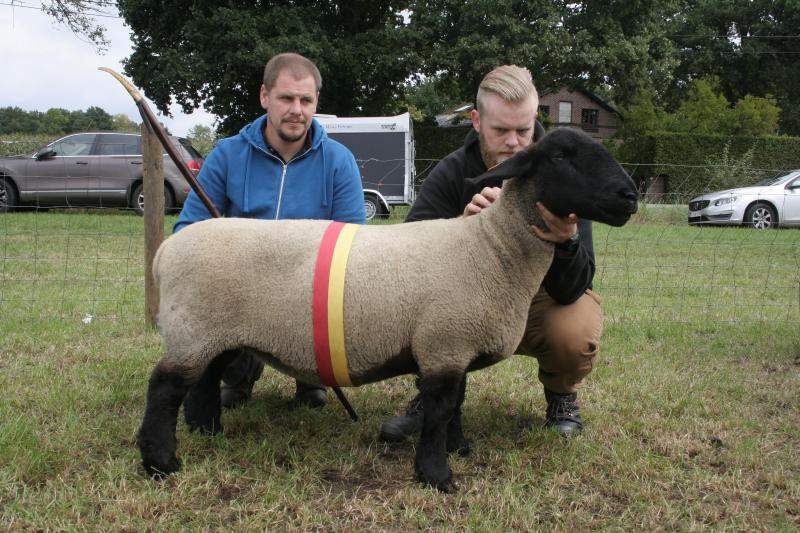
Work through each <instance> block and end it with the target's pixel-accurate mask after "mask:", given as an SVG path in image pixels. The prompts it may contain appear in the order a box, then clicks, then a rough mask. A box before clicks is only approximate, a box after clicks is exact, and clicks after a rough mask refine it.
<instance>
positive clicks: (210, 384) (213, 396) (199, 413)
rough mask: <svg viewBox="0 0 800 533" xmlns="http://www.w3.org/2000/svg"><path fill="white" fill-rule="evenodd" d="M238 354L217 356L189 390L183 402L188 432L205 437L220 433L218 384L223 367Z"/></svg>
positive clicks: (220, 411) (229, 352)
mask: <svg viewBox="0 0 800 533" xmlns="http://www.w3.org/2000/svg"><path fill="white" fill-rule="evenodd" d="M239 353H240V352H239V351H228V352H222V353H221V354H219V355H217V356H216V357H215V358H214V359H212V360H211V363H210V364H209V365H208V366H207V367H206V369H205V371H204V372H203V375H202V376H200V381H198V382H197V384H196V385H195V386H194V387H192V388H191V390H189V394H187V395H186V399H185V400H184V402H183V417H184V419H185V420H186V424H187V425H188V426H189V430H191V431H195V430H200V431H201V432H202V433H204V434H206V435H216V434H217V433H220V432H221V431H222V423H221V422H220V416H221V414H222V407H221V405H220V400H219V384H220V381H221V380H222V373H223V372H224V370H225V367H227V366H228V363H230V362H231V361H232V360H233V359H234V358H235V357H236V356H237V355H239Z"/></svg>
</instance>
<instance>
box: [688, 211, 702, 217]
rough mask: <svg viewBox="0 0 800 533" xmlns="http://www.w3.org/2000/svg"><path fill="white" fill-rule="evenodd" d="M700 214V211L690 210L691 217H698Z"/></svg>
mask: <svg viewBox="0 0 800 533" xmlns="http://www.w3.org/2000/svg"><path fill="white" fill-rule="evenodd" d="M699 216H700V211H689V218H696V217H699Z"/></svg>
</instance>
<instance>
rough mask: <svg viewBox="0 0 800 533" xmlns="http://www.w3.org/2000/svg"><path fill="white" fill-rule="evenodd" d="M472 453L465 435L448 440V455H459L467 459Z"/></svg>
mask: <svg viewBox="0 0 800 533" xmlns="http://www.w3.org/2000/svg"><path fill="white" fill-rule="evenodd" d="M471 452H472V448H470V445H469V441H468V440H467V439H465V438H464V435H459V436H457V437H450V438H448V439H447V453H457V454H458V455H460V456H461V457H466V456H468V455H469V454H470V453H471Z"/></svg>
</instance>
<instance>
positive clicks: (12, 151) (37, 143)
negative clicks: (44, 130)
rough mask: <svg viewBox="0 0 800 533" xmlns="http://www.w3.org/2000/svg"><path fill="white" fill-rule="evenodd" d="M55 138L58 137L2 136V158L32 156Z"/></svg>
mask: <svg viewBox="0 0 800 533" xmlns="http://www.w3.org/2000/svg"><path fill="white" fill-rule="evenodd" d="M55 138H57V136H53V135H49V134H34V133H31V134H28V133H12V134H8V135H0V157H7V156H10V155H30V154H32V153H33V152H35V151H36V150H38V149H39V148H41V147H42V146H44V145H46V144H47V143H49V142H50V141H52V140H53V139H55Z"/></svg>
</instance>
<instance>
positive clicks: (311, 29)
mask: <svg viewBox="0 0 800 533" xmlns="http://www.w3.org/2000/svg"><path fill="white" fill-rule="evenodd" d="M407 4H408V2H407V1H405V0H348V1H347V2H345V1H339V2H336V1H309V0H297V1H293V2H264V3H262V2H252V3H248V2H238V3H228V4H222V5H220V4H219V3H218V2H212V1H210V0H192V1H187V0H179V1H175V2H169V3H165V2H160V1H156V0H122V1H120V2H119V9H120V12H121V14H122V15H123V16H124V17H125V20H126V22H127V23H128V24H129V25H130V27H131V30H132V32H133V33H132V39H133V44H134V51H133V53H132V54H131V56H130V57H129V58H128V59H127V60H126V61H125V72H126V73H127V74H128V75H129V76H131V78H132V79H133V81H134V82H135V83H136V84H137V85H139V86H140V87H142V88H144V90H145V93H146V94H147V96H148V97H149V98H150V99H152V100H153V102H155V103H156V105H157V106H158V108H159V109H160V110H161V111H162V112H164V113H167V109H168V106H169V104H170V101H171V99H172V98H173V97H174V98H175V100H176V101H177V102H178V103H179V104H180V105H181V106H182V107H183V109H184V111H186V112H190V111H191V110H193V109H195V108H197V107H199V106H201V105H203V106H204V107H205V108H206V109H207V110H208V111H210V112H212V113H214V114H216V115H217V116H219V117H221V122H220V125H219V127H220V129H221V130H222V131H225V132H229V133H230V132H233V131H237V130H238V129H239V128H240V127H241V126H242V125H243V124H245V123H246V122H248V121H250V120H252V119H253V118H254V117H256V116H258V115H259V114H260V113H262V112H263V111H262V110H261V108H260V105H259V99H258V91H259V87H260V85H261V77H262V73H263V68H264V64H265V63H266V61H267V59H269V58H270V57H271V56H272V55H274V54H277V53H280V52H286V51H294V52H297V53H300V54H303V55H305V56H307V57H309V58H310V59H312V60H313V61H314V62H315V63H316V64H317V66H318V67H319V69H320V71H321V73H322V78H323V90H322V94H321V98H320V103H319V111H320V112H322V113H334V114H339V115H350V114H377V113H380V112H381V111H382V110H383V108H384V107H385V106H386V105H387V103H388V102H391V101H392V100H394V99H397V98H399V97H401V93H402V91H401V90H402V84H403V81H404V80H405V79H406V78H407V77H408V75H409V73H410V72H414V71H415V70H416V66H415V65H416V62H415V58H416V55H417V53H416V51H415V46H414V40H413V39H411V38H410V36H409V35H408V32H407V26H406V25H405V24H404V23H403V17H402V15H401V11H402V10H403V9H405V8H406V7H407Z"/></svg>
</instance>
